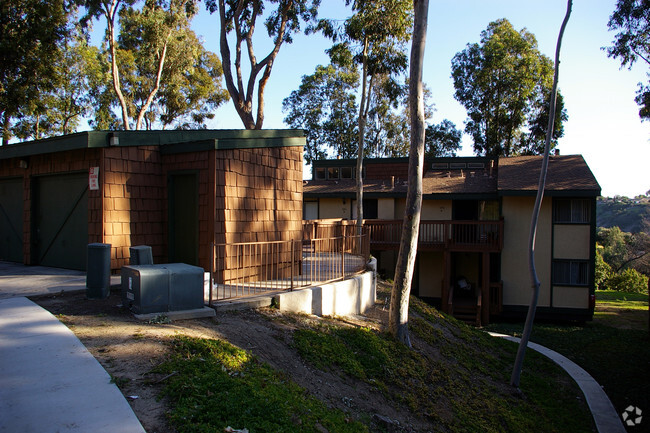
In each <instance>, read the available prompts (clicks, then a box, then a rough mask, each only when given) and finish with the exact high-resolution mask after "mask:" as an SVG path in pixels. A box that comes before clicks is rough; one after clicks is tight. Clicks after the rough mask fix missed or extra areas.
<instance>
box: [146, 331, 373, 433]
mask: <svg viewBox="0 0 650 433" xmlns="http://www.w3.org/2000/svg"><path fill="white" fill-rule="evenodd" d="M172 349H173V356H172V358H171V359H170V360H169V361H167V362H165V363H164V364H162V365H161V366H160V367H157V371H159V372H160V373H165V374H171V373H172V372H176V374H174V375H173V376H170V378H169V379H168V380H167V381H166V384H167V385H166V388H165V391H164V393H165V395H166V396H167V397H168V398H169V399H170V400H171V401H172V410H171V413H170V418H171V421H172V423H173V424H174V425H175V427H176V429H177V431H179V432H180V433H183V432H217V431H219V432H220V431H224V429H225V428H226V427H228V426H232V427H233V428H238V429H243V428H246V429H248V431H250V432H251V433H257V432H289V431H290V432H314V433H317V432H321V431H323V430H326V431H332V432H334V431H336V432H366V431H368V430H367V428H366V427H365V426H363V425H362V424H360V423H358V422H354V421H350V420H347V419H346V417H345V414H344V413H342V412H341V411H338V410H333V409H328V408H327V407H326V406H325V405H324V404H323V403H322V402H320V401H319V400H317V399H316V398H314V397H311V396H309V395H307V394H306V392H305V390H304V389H303V388H301V387H299V386H298V385H296V384H295V383H294V382H292V381H291V380H290V378H289V377H288V376H287V375H285V374H283V373H281V372H278V371H277V370H274V369H272V368H271V367H270V366H269V365H268V364H265V363H262V362H260V361H259V360H258V359H257V358H255V357H254V356H253V355H251V354H250V353H249V352H246V351H244V350H242V349H239V348H237V347H235V346H233V345H231V344H229V343H227V342H224V341H221V340H209V339H198V338H190V337H185V336H179V337H176V338H175V339H174V341H173V344H172Z"/></svg>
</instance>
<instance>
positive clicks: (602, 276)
mask: <svg viewBox="0 0 650 433" xmlns="http://www.w3.org/2000/svg"><path fill="white" fill-rule="evenodd" d="M598 247H600V245H598V246H597V248H598ZM601 250H602V247H600V248H598V249H597V250H596V281H595V283H596V289H598V290H603V289H605V286H606V285H607V280H608V279H609V277H610V276H611V275H612V267H611V266H609V265H608V264H607V262H605V260H603V255H602V251H601Z"/></svg>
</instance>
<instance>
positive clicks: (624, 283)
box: [605, 268, 648, 293]
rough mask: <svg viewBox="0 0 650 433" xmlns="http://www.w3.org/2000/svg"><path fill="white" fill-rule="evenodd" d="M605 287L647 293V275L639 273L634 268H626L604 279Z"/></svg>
mask: <svg viewBox="0 0 650 433" xmlns="http://www.w3.org/2000/svg"><path fill="white" fill-rule="evenodd" d="M605 287H607V289H609V290H616V291H620V292H627V293H647V292H648V277H646V276H645V275H643V274H641V273H639V272H638V271H637V270H636V269H632V268H627V269H624V270H622V271H621V272H617V273H615V274H612V275H610V277H609V278H608V279H607V281H605Z"/></svg>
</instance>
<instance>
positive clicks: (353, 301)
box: [274, 258, 377, 316]
mask: <svg viewBox="0 0 650 433" xmlns="http://www.w3.org/2000/svg"><path fill="white" fill-rule="evenodd" d="M376 263H377V262H376V259H374V258H373V259H372V261H371V263H370V264H369V267H370V268H371V270H369V271H367V272H364V273H363V274H360V275H357V276H355V277H353V278H350V279H347V280H344V281H337V282H334V283H329V284H324V285H322V286H317V287H310V288H307V289H301V290H294V291H293V292H285V293H281V294H278V295H276V296H275V297H274V300H275V303H276V305H277V306H278V308H279V309H280V311H288V312H291V313H305V314H315V315H317V316H347V315H351V314H361V313H363V312H365V311H366V310H367V309H368V308H370V307H372V306H373V305H374V304H375V301H376V299H377V279H376Z"/></svg>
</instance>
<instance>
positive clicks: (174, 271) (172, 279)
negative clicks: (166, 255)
mask: <svg viewBox="0 0 650 433" xmlns="http://www.w3.org/2000/svg"><path fill="white" fill-rule="evenodd" d="M161 266H164V267H166V268H167V269H168V270H169V289H170V290H169V309H170V311H180V310H195V309H198V308H203V274H204V273H203V268H199V267H198V266H191V265H187V264H185V263H168V264H166V265H161Z"/></svg>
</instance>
